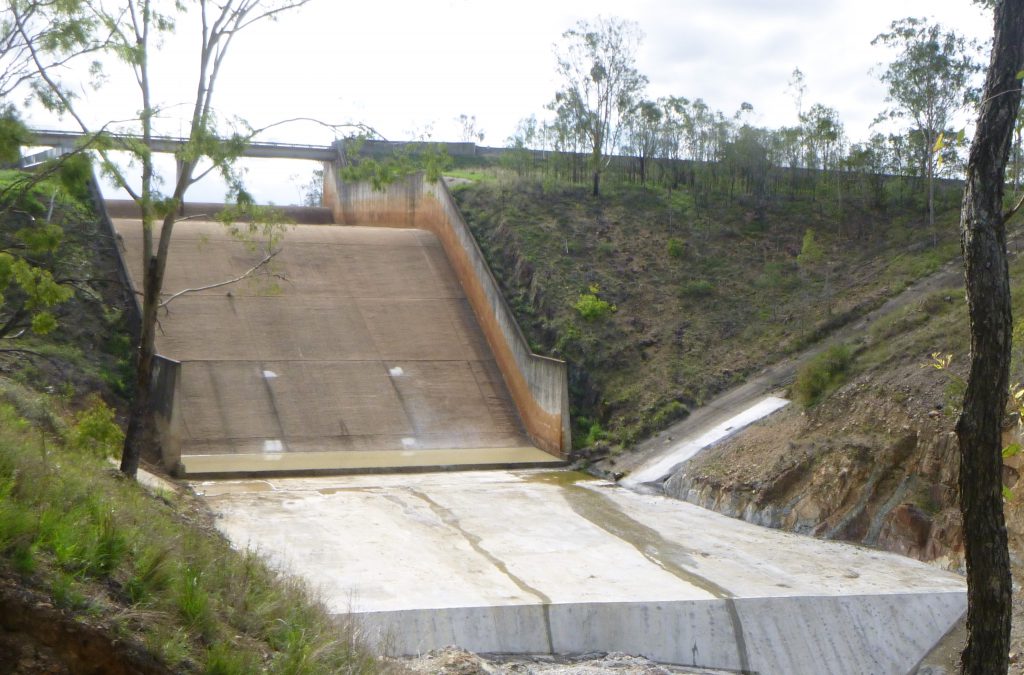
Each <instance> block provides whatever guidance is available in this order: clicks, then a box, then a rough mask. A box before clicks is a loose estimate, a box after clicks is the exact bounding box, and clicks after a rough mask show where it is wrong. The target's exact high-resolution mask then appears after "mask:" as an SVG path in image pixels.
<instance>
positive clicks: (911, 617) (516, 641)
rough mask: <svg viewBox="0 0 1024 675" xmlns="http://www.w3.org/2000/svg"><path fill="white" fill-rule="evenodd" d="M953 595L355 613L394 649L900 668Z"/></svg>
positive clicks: (832, 671)
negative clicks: (624, 655)
mask: <svg viewBox="0 0 1024 675" xmlns="http://www.w3.org/2000/svg"><path fill="white" fill-rule="evenodd" d="M965 608H966V597H965V594H964V593H962V592H959V593H932V594H928V593H921V594H913V593H908V594H889V595H872V596H823V597H813V596H795V597H773V598H735V599H733V598H729V599H716V600H688V601H652V602H597V603H569V604H552V605H505V606H492V607H454V608H431V609H413V610H400V611H394V612H366V613H354V614H352V615H350V616H352V617H353V618H355V619H356V620H357V621H358V622H359V624H360V626H361V627H362V629H363V632H364V634H365V635H366V636H367V638H368V639H369V640H370V642H371V643H373V644H375V645H376V646H377V647H378V648H382V649H384V650H387V651H390V652H391V653H393V654H395V655H414V654H422V653H424V652H426V651H429V650H431V649H438V648H441V647H444V646H446V645H452V644H454V645H458V646H459V647H462V648H464V649H468V650H470V651H476V652H484V653H513V654H516V653H532V654H586V653H589V652H596V651H602V652H606V651H621V652H625V653H627V654H639V655H642V656H645V657H647V658H649V659H652V660H655V661H660V662H662V663H674V664H680V665H687V666H695V667H699V668H714V669H724V670H729V671H736V672H744V673H747V672H751V673H788V674H790V675H847V674H848V673H893V674H895V673H909V672H913V671H914V668H915V667H916V665H917V664H918V663H919V662H920V660H921V658H922V657H923V656H924V655H925V654H927V652H928V651H929V650H930V649H931V648H932V647H933V646H934V645H935V644H936V642H938V640H939V639H941V638H942V637H943V636H944V635H945V634H946V632H947V631H948V630H949V629H950V627H951V626H952V625H953V624H954V623H955V622H956V621H957V620H959V618H960V617H961V616H962V615H963V612H964V610H965Z"/></svg>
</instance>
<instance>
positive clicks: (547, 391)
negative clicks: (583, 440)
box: [323, 164, 572, 457]
mask: <svg viewBox="0 0 1024 675" xmlns="http://www.w3.org/2000/svg"><path fill="white" fill-rule="evenodd" d="M323 194H324V206H326V207H328V208H330V209H331V210H332V211H333V212H334V222H335V223H338V224H345V225H356V224H358V225H378V226H387V227H414V228H419V229H424V230H427V231H429V232H432V233H433V234H434V235H436V236H437V238H438V239H440V240H441V243H442V245H443V246H444V249H445V253H446V254H447V256H448V260H449V262H450V263H451V266H452V268H453V269H454V270H455V274H456V276H457V277H458V279H459V283H460V284H462V289H463V292H464V293H465V294H466V297H467V299H468V300H469V303H470V305H471V306H472V308H473V312H474V314H475V315H476V318H477V321H478V322H479V324H480V327H481V329H482V330H483V332H484V335H485V336H486V338H487V342H488V344H489V346H490V348H491V351H492V352H493V354H494V358H495V360H496V361H497V363H498V367H499V368H500V369H501V373H502V376H503V377H504V379H505V384H506V385H507V386H508V389H509V392H510V393H511V395H512V398H513V400H514V401H515V404H516V407H517V408H518V410H519V414H520V416H521V417H522V420H523V425H524V426H525V427H526V431H527V433H528V434H529V435H530V437H531V439H532V440H533V441H534V442H535V443H536V444H537V445H538V447H540V448H542V449H544V450H547V451H548V452H550V453H552V454H556V455H559V456H563V457H564V456H565V455H567V454H568V452H569V450H570V449H571V448H572V441H571V435H570V426H569V382H568V373H567V369H566V365H565V362H564V361H559V360H557V359H551V358H547V357H544V356H538V355H537V354H534V353H533V352H532V351H531V350H530V347H529V344H528V343H527V341H526V338H525V337H524V336H523V333H522V330H521V329H520V328H519V325H518V324H517V323H516V320H515V316H514V315H513V314H512V310H511V309H510V308H509V306H508V303H507V302H506V301H505V298H504V296H503V295H502V294H501V289H500V288H499V286H498V283H497V281H496V280H495V279H494V275H493V274H492V273H491V270H490V267H489V266H488V265H487V261H486V260H485V259H484V256H483V253H482V252H481V251H480V247H479V246H478V245H477V242H476V239H474V238H473V234H472V233H471V232H470V229H469V226H468V225H467V224H466V221H465V220H464V219H463V217H462V214H461V213H460V212H459V209H458V207H457V206H456V205H455V201H454V200H453V199H452V196H451V194H450V193H449V192H448V188H447V187H446V186H445V185H444V183H443V182H437V183H431V182H429V181H427V180H426V179H425V178H424V176H423V175H422V174H415V175H412V176H408V177H406V178H404V179H400V180H398V181H395V182H394V183H392V184H391V185H389V186H387V187H386V188H384V189H383V190H374V189H373V187H372V186H371V185H370V184H369V183H346V182H343V181H341V180H339V179H338V176H337V172H336V171H335V168H334V167H333V166H331V165H329V164H325V171H324V191H323Z"/></svg>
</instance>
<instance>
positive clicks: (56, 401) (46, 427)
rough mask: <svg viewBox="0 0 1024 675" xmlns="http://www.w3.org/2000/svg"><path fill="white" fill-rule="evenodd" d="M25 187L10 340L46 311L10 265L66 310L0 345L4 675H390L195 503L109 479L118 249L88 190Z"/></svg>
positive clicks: (122, 303) (12, 232) (120, 404)
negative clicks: (45, 287) (17, 326)
mask: <svg viewBox="0 0 1024 675" xmlns="http://www.w3.org/2000/svg"><path fill="white" fill-rule="evenodd" d="M20 178H21V176H20V175H19V174H16V173H14V172H8V173H3V174H0V179H2V180H0V200H7V201H4V202H3V204H2V205H3V206H5V207H7V208H4V209H3V212H2V213H0V238H2V239H3V245H2V251H0V281H2V282H4V283H5V284H7V285H6V286H5V287H4V288H2V289H0V292H2V293H3V298H2V300H0V312H2V313H3V316H4V317H5V320H4V322H3V325H4V326H7V325H8V324H9V322H11V321H14V322H16V323H17V322H21V321H23V319H24V316H27V315H28V314H31V313H33V312H37V311H38V310H39V309H40V306H39V305H38V304H33V303H32V302H28V303H27V304H26V303H25V302H24V301H25V300H26V299H27V298H31V297H32V292H33V289H34V288H37V287H38V286H39V284H40V281H41V280H43V279H45V278H46V275H44V274H42V272H38V273H32V274H29V272H26V269H27V268H26V267H24V266H23V265H21V264H20V263H17V262H16V259H25V260H27V261H29V262H30V264H31V265H32V266H34V268H35V269H36V270H42V271H45V272H47V273H50V274H51V277H50V278H52V279H53V280H54V281H55V282H56V283H57V284H58V285H59V286H61V287H63V288H69V289H73V291H74V294H73V295H72V296H71V297H70V298H69V299H67V298H65V296H66V294H65V293H63V292H60V293H58V292H53V289H52V288H51V289H50V291H51V292H50V293H49V297H51V298H52V299H55V300H58V303H57V304H55V305H53V306H51V307H49V308H47V311H48V312H49V313H51V314H52V316H53V318H55V319H56V325H55V327H54V325H53V323H52V321H51V320H50V319H44V320H38V321H34V322H31V327H30V328H28V329H26V330H25V331H24V332H22V331H21V330H16V331H13V332H10V333H9V334H8V338H9V339H5V340H3V342H2V343H0V673H43V672H45V673H72V672H73V673H113V674H116V673H170V672H176V673H182V672H184V673H190V672H206V673H239V674H241V673H254V672H271V673H276V672H287V673H306V672H332V673H334V672H338V673H369V672H380V671H381V670H384V669H385V668H383V667H382V666H381V665H380V664H379V663H378V662H377V661H376V660H375V659H374V658H373V657H372V656H371V655H370V654H369V653H368V652H367V651H366V650H364V649H363V648H362V646H361V645H360V644H359V642H358V639H357V636H356V634H355V632H354V631H352V630H351V629H350V628H349V627H346V626H343V625H339V624H338V622H336V620H335V619H333V618H332V617H330V616H329V615H328V614H327V613H326V611H325V610H324V609H323V608H322V607H321V606H320V605H319V604H318V603H317V602H316V600H315V598H313V597H312V596H311V594H310V592H309V591H308V590H307V589H306V588H305V587H304V586H303V585H301V584H300V583H298V582H295V581H294V580H289V579H286V578H282V577H281V575H280V574H278V573H277V572H276V571H273V570H271V569H269V568H268V567H267V566H266V565H265V564H264V563H263V562H262V560H260V559H259V558H258V557H257V556H256V555H255V554H252V553H239V552H236V551H233V550H231V548H230V547H229V545H228V543H227V542H226V541H225V540H224V539H223V537H221V536H220V535H219V534H218V533H217V532H216V531H215V530H214V529H213V527H212V525H211V519H210V517H209V515H208V513H207V511H206V510H205V507H204V506H203V505H202V504H201V503H200V502H198V501H197V500H195V499H194V498H193V497H192V496H191V494H190V493H189V492H188V491H187V490H183V489H180V488H177V487H176V486H174V485H173V484H171V483H165V484H163V486H162V487H161V488H159V489H152V488H151V489H150V490H147V489H144V488H143V487H142V486H141V485H139V484H138V483H135V482H133V481H129V480H126V479H124V478H123V477H121V476H120V474H119V473H118V472H117V471H116V469H115V467H114V466H113V465H112V464H111V463H109V462H108V457H110V456H115V455H116V454H117V453H119V451H120V444H121V441H122V439H123V434H122V431H121V426H120V425H119V424H118V421H117V419H118V417H120V415H119V414H118V413H117V411H118V410H123V409H124V404H125V401H124V398H123V396H124V394H125V393H126V392H127V391H128V389H127V387H126V381H128V382H130V380H128V379H127V378H128V377H129V376H130V365H131V364H130V345H131V337H130V335H129V334H128V331H127V320H126V317H127V316H128V314H129V309H130V306H129V304H128V303H129V297H128V296H127V295H126V293H125V289H124V288H123V287H122V286H121V285H120V283H119V280H118V273H117V267H116V266H115V264H114V260H115V255H116V254H115V249H114V242H113V241H112V240H111V238H110V236H109V233H108V232H107V230H106V229H105V228H103V227H102V226H101V224H100V220H99V219H98V218H97V216H96V214H95V213H94V212H93V210H92V209H91V205H90V204H88V203H87V202H88V195H87V193H86V191H85V190H83V189H81V188H82V186H81V185H78V186H71V189H68V186H66V185H61V184H60V183H59V182H56V181H46V182H44V183H42V184H40V185H37V186H36V187H35V188H32V189H30V190H29V191H28V192H26V193H24V194H22V195H19V194H17V193H18V192H19V190H16V189H15V190H7V189H6V188H8V187H10V186H11V185H13V184H14V183H15V182H16V181H18V180H20ZM51 204H52V209H51ZM51 225H57V226H59V227H58V228H56V229H55V228H53V227H51ZM5 272H6V273H5ZM61 298H65V299H64V301H60V299H61ZM26 313H27V314H26ZM21 315H24V316H21ZM19 316H21V318H19ZM47 329H52V330H49V331H47Z"/></svg>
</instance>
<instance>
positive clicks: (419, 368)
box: [111, 208, 559, 475]
mask: <svg viewBox="0 0 1024 675" xmlns="http://www.w3.org/2000/svg"><path fill="white" fill-rule="evenodd" d="M111 210H112V212H114V213H115V214H116V213H117V209H116V208H115V209H111ZM114 225H115V228H116V229H117V232H118V234H119V235H120V236H121V238H122V240H123V242H124V246H125V248H126V252H125V253H126V255H125V258H126V260H127V262H128V266H129V270H130V272H131V274H132V276H133V277H134V278H136V279H138V278H139V276H138V275H139V269H138V265H139V264H140V262H139V261H140V260H141V254H140V253H139V248H140V246H141V226H140V224H139V221H138V220H132V219H125V218H116V219H115V220H114ZM254 259H255V260H258V259H259V256H258V255H257V254H254V253H252V252H251V251H249V250H248V249H247V248H246V246H245V245H244V244H243V243H242V242H239V241H237V240H235V239H234V238H232V237H231V236H230V235H229V234H228V233H227V232H226V231H225V230H224V228H223V227H222V226H221V225H220V224H219V223H216V222H208V221H205V222H204V221H199V220H188V221H183V222H181V223H179V224H178V225H177V226H176V232H175V237H174V240H173V243H172V251H171V257H170V261H171V262H170V264H169V266H168V272H167V280H166V284H165V288H167V289H168V291H169V292H174V291H175V290H177V289H183V288H199V287H203V286H206V285H210V284H214V283H217V282H219V281H222V280H224V279H231V278H234V277H236V276H239V275H240V274H241V273H242V272H244V271H245V270H246V269H249V268H250V267H251V266H252V265H253V261H254ZM273 264H274V265H275V267H274V270H273V271H274V273H275V274H276V275H278V276H279V277H280V279H275V280H274V286H273V287H271V286H268V284H267V282H266V281H262V282H261V281H260V279H259V278H253V279H247V280H244V281H241V282H239V283H237V284H233V285H231V286H228V287H218V288H213V289H209V290H206V291H201V292H198V293H194V294H187V295H184V296H181V297H179V298H177V299H175V300H174V302H173V303H172V304H171V305H170V306H169V307H168V311H167V312H166V313H165V314H163V313H162V316H161V328H162V331H161V333H160V335H159V337H158V341H157V348H158V351H159V352H160V354H161V355H163V356H164V357H167V358H169V359H173V360H174V361H177V362H180V364H181V366H180V373H179V375H178V379H179V382H178V383H177V386H178V387H179V390H178V393H177V395H176V396H175V398H176V399H177V401H176V405H177V406H178V415H177V416H178V417H179V418H180V420H179V424H178V425H177V432H176V437H177V440H178V441H179V442H180V464H179V467H178V468H179V470H180V471H182V472H184V473H185V474H186V475H194V474H240V473H253V472H257V473H259V472H272V473H282V472H294V471H306V472H308V471H318V472H331V471H360V470H372V469H418V468H424V467H441V466H509V465H528V466H529V465H554V464H558V463H559V460H558V458H556V457H553V456H552V455H550V454H548V453H545V452H543V451H541V450H538V449H536V448H535V447H533V444H532V442H531V441H530V439H529V438H528V437H527V435H526V434H525V432H524V431H523V428H522V424H521V422H520V420H519V417H518V414H517V411H516V409H515V407H514V406H513V404H512V401H511V400H510V397H509V394H508V392H507V390H506V389H505V385H504V382H503V381H502V376H501V373H500V372H499V370H498V368H497V365H496V364H495V361H494V357H493V356H492V355H491V353H490V350H489V348H488V345H487V343H486V341H485V340H484V339H483V336H482V335H481V333H480V329H479V327H478V326H477V324H476V320H475V318H474V315H473V312H472V310H471V309H470V307H469V305H468V304H467V302H466V298H465V296H464V294H463V292H462V289H461V288H460V286H459V283H458V280H457V279H456V278H455V276H454V274H453V273H452V270H451V267H450V265H449V264H448V262H447V259H446V257H445V253H444V251H443V250H442V248H441V245H440V243H439V242H438V240H437V238H436V237H435V236H434V235H433V234H431V233H429V232H424V231H421V230H415V229H399V228H382V227H332V226H324V225H297V226H295V227H293V228H291V229H290V230H289V231H288V232H287V233H286V235H285V243H284V245H283V247H282V251H281V253H280V254H279V255H278V256H277V257H276V258H275V259H274V261H273Z"/></svg>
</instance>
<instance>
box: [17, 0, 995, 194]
mask: <svg viewBox="0 0 1024 675" xmlns="http://www.w3.org/2000/svg"><path fill="white" fill-rule="evenodd" d="M599 14H601V15H604V16H617V17H621V18H624V19H627V20H631V21H635V22H637V23H638V24H639V27H640V30H641V31H642V32H643V34H644V36H645V37H644V40H643V42H642V44H641V46H640V49H639V52H638V54H637V65H638V68H639V70H640V71H641V72H642V73H644V74H645V75H646V76H647V77H648V79H649V80H650V85H649V94H650V96H652V97H657V96H665V95H677V96H685V97H687V98H691V99H693V98H698V97H699V98H703V99H704V100H705V101H706V102H707V103H708V104H709V105H710V106H711V107H713V108H716V109H720V110H722V111H723V112H725V113H727V114H731V113H732V112H734V111H735V110H737V109H738V107H739V106H740V104H741V103H742V102H744V101H746V102H750V103H751V104H753V106H754V112H755V114H754V116H753V118H752V121H753V123H755V124H761V125H766V126H772V127H776V126H780V125H784V124H793V123H794V122H795V117H796V112H795V105H794V102H793V99H792V97H791V96H789V95H788V94H787V93H786V86H787V82H788V81H789V78H790V74H791V73H792V71H793V69H794V68H796V67H799V68H800V69H801V70H802V71H803V72H804V75H805V78H806V85H807V92H806V95H805V98H804V107H805V109H806V108H807V107H808V106H809V105H811V104H813V103H818V102H820V103H824V104H825V105H829V106H832V107H834V108H836V109H837V110H838V111H839V114H840V118H841V119H842V121H843V122H844V124H845V125H846V129H847V135H848V137H849V138H850V139H851V140H860V139H863V138H866V137H867V135H868V133H869V125H870V123H871V121H872V119H873V118H874V117H875V116H876V115H877V114H878V112H879V111H880V110H881V109H882V108H883V107H884V105H885V103H884V97H885V92H884V89H883V87H882V85H881V84H880V83H879V82H878V78H877V75H875V74H873V73H872V72H871V71H872V69H877V64H878V62H880V61H887V60H888V59H889V57H890V55H889V54H887V53H886V52H885V51H884V50H883V49H882V48H881V47H872V46H871V44H870V43H871V40H872V38H874V37H875V36H876V35H877V34H878V33H880V32H882V31H885V30H886V29H887V28H888V27H889V24H890V23H891V22H892V21H893V20H894V19H899V18H903V17H906V16H923V17H929V18H933V19H934V20H937V21H939V22H941V23H943V24H944V25H946V26H950V27H955V28H956V29H957V30H958V31H959V32H961V33H963V34H965V35H967V36H969V37H975V38H978V39H980V40H987V39H988V38H989V37H990V35H991V20H990V18H989V17H988V16H987V15H985V14H983V13H982V11H981V10H980V9H978V8H977V7H975V6H974V5H972V4H971V3H970V2H969V1H968V0H958V1H954V0H896V1H891V0H890V1H883V0H858V1H856V2H854V1H851V0H833V1H831V2H827V1H825V2H822V1H812V0H771V1H766V0H685V1H680V0H676V1H674V2H669V1H667V0H633V2H631V3H624V2H622V1H621V0H616V1H615V2H613V1H611V0H585V1H584V0H558V1H557V2H555V1H553V0H519V1H517V2H515V3H512V2H494V1H493V0H490V1H487V2H484V1H482V0H439V1H438V2H433V3H428V2H423V1H422V0H420V1H418V2H411V1H408V2H407V1H393V0H392V1H389V0H378V1H376V2H359V3H342V2H337V1H335V0H314V1H313V2H311V3H310V4H309V5H307V6H305V7H303V8H301V9H299V10H297V11H295V12H292V13H289V14H286V15H283V16H282V17H281V19H280V20H279V21H278V22H275V23H268V24H265V25H261V26H254V27H253V28H251V29H248V30H247V32H244V33H241V34H239V35H238V36H237V38H236V40H235V42H234V43H233V44H232V46H231V51H230V53H229V55H228V60H227V62H226V65H225V69H224V71H223V73H222V75H221V81H220V83H219V90H218V91H217V94H216V98H215V104H216V105H217V108H218V110H219V111H220V113H221V116H222V117H225V118H226V117H230V116H234V115H237V116H240V117H242V118H245V119H246V120H248V121H249V122H250V123H252V124H253V125H254V126H257V127H259V126H263V125H266V124H269V123H271V122H274V121H277V120H280V119H284V118H290V117H298V116H304V117H315V118H318V119H322V120H324V121H327V122H335V123H336V122H347V121H352V122H362V123H366V124H369V125H371V126H373V127H374V128H375V129H377V130H378V131H380V132H381V133H382V134H383V135H384V136H385V137H387V138H389V139H392V140H395V139H406V138H413V137H418V136H422V135H424V134H428V133H429V134H430V135H431V137H432V138H433V140H459V129H458V124H457V123H456V121H455V120H456V118H457V117H458V116H459V115H460V114H466V115H474V116H476V118H477V122H478V126H479V128H481V129H482V130H483V131H484V133H485V138H484V144H485V145H496V146H501V145H504V144H505V142H506V139H507V138H508V137H509V136H510V135H511V134H512V133H513V132H514V130H515V126H516V124H517V122H518V121H519V120H520V119H522V118H524V117H527V116H529V115H530V114H536V115H537V116H538V117H543V116H544V114H545V112H546V111H545V110H544V105H545V104H546V103H547V102H549V101H550V100H551V99H552V97H553V94H554V92H555V91H556V89H557V88H558V81H557V79H556V75H555V57H554V45H555V44H556V43H557V42H559V40H560V37H561V34H562V32H563V31H565V30H566V29H567V28H569V27H571V26H572V25H573V24H574V23H575V22H576V21H578V20H579V19H593V18H595V17H596V16H597V15H599ZM186 24H187V19H183V20H182V21H181V27H180V29H179V31H178V34H177V35H176V36H175V37H173V38H170V39H168V40H167V41H166V43H165V44H164V45H163V46H162V48H161V49H160V50H159V53H158V54H159V57H158V60H157V62H156V64H155V65H156V67H157V69H158V70H157V78H156V82H157V85H156V91H155V95H156V98H157V100H160V101H161V102H163V103H164V104H172V103H175V102H184V101H187V100H188V98H189V96H190V95H191V94H192V93H193V91H194V84H193V83H192V79H191V77H190V76H191V72H192V71H191V70H190V69H189V68H188V65H189V64H190V63H193V62H194V57H193V56H192V52H193V50H194V44H195V40H194V38H193V39H191V40H190V39H189V38H190V37H192V36H190V35H189V32H188V30H187V26H186ZM111 76H112V80H111V82H110V83H109V85H108V86H107V87H105V88H104V89H101V90H100V91H99V92H97V93H85V94H83V96H86V97H87V98H88V99H89V101H88V102H89V103H90V105H91V109H92V111H93V114H94V116H95V120H96V121H101V120H102V121H105V120H106V119H110V118H111V117H124V116H131V115H132V114H133V112H134V110H136V109H137V107H138V104H137V103H136V101H135V98H133V95H134V92H133V91H132V90H131V89H130V88H122V87H121V86H120V84H119V82H118V81H117V79H116V72H115V71H113V70H112V71H111ZM35 119H36V120H38V123H40V124H46V125H47V126H52V125H53V124H54V122H52V121H50V120H44V119H43V118H40V117H37V118H35ZM165 124H166V125H167V126H166V128H167V130H168V131H169V132H171V133H176V132H177V131H178V129H179V128H180V124H179V123H177V122H176V121H175V120H173V119H171V120H169V121H167V122H165ZM333 138H334V134H333V133H332V132H331V131H329V130H325V129H322V128H317V127H315V126H312V125H308V124H295V125H288V126H285V127H279V128H277V129H275V130H274V131H273V132H272V134H271V135H269V136H268V137H267V140H280V141H291V142H298V143H316V144H320V143H323V144H326V143H329V142H330V141H331V140H333ZM264 161H266V160H264ZM252 166H256V167H258V166H260V165H257V164H253V165H252ZM309 170H310V169H309V168H308V167H304V166H302V165H299V166H298V167H293V168H291V169H288V173H289V175H299V174H301V175H302V176H303V177H304V176H305V174H306V173H308V171H309ZM256 173H257V170H256V169H253V170H252V172H251V174H252V177H253V181H254V183H257V184H262V183H264V182H265V181H264V180H263V179H261V178H260V177H258V176H256V175H255V174H256ZM259 173H263V172H262V171H259ZM275 181H276V182H277V183H280V179H279V178H274V179H273V180H271V181H270V182H269V183H268V184H267V186H262V187H260V189H259V190H258V196H260V197H263V198H265V199H273V200H275V201H278V202H285V201H288V200H294V199H295V198H296V196H297V194H298V192H297V189H296V187H295V186H294V185H292V186H291V187H287V188H285V187H281V189H280V190H274V189H273V188H272V187H271V185H272V184H273V183H274V182H275ZM293 182H294V181H293ZM264 190H270V191H271V192H273V194H259V192H262V191H264Z"/></svg>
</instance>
